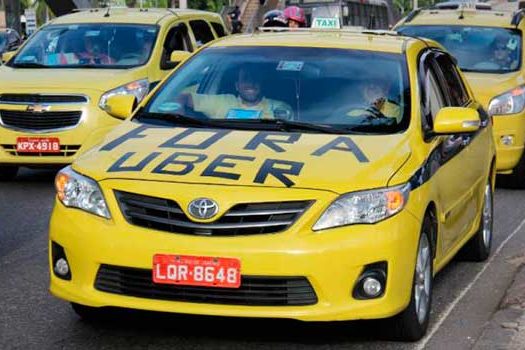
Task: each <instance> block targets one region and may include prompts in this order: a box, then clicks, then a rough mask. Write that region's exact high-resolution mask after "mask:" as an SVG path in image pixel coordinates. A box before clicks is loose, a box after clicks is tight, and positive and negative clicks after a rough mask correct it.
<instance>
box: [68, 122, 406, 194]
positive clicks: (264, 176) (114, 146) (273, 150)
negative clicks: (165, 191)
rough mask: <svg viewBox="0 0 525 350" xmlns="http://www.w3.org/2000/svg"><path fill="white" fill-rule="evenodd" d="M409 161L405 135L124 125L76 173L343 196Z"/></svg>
mask: <svg viewBox="0 0 525 350" xmlns="http://www.w3.org/2000/svg"><path fill="white" fill-rule="evenodd" d="M409 156H410V147H409V143H408V137H407V135H406V134H393V135H382V136H379V135H377V136H374V135H359V136H358V135H334V134H312V133H304V134H301V133H284V132H274V131H241V130H227V129H196V128H159V127H153V126H151V125H150V126H148V125H145V124H138V123H135V122H131V121H128V122H124V123H123V124H122V125H120V126H119V127H117V128H116V129H114V130H113V131H112V132H111V133H110V134H109V135H107V137H106V140H105V141H104V142H103V143H102V144H100V145H99V146H97V147H95V148H93V149H91V150H90V151H88V152H86V153H85V154H84V155H83V156H82V157H80V158H79V159H78V160H77V161H76V162H75V163H74V164H73V168H74V169H75V170H76V171H78V172H80V173H82V174H84V175H87V176H89V177H91V178H93V179H95V180H97V181H102V180H105V179H136V180H144V181H166V182H181V183H201V184H219V185H232V186H235V185H237V186H266V187H295V188H308V189H318V190H328V191H332V192H336V193H344V192H349V191H355V190H361V189H367V188H378V187H384V186H386V185H387V184H388V181H389V179H390V178H391V177H392V176H393V175H394V173H395V172H396V171H397V170H398V169H399V168H400V167H401V166H402V165H403V163H404V162H405V161H406V160H407V159H408V158H409Z"/></svg>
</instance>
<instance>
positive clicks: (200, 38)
mask: <svg viewBox="0 0 525 350" xmlns="http://www.w3.org/2000/svg"><path fill="white" fill-rule="evenodd" d="M190 27H191V30H192V31H193V35H194V36H195V42H196V43H197V47H201V46H202V45H204V44H206V43H207V42H210V41H212V40H214V39H215V37H214V36H213V33H212V31H211V28H210V26H209V25H208V23H206V21H203V20H195V21H190Z"/></svg>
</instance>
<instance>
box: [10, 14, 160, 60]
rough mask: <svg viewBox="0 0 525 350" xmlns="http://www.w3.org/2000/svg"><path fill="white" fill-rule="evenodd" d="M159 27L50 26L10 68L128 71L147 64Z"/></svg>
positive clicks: (17, 57)
mask: <svg viewBox="0 0 525 350" xmlns="http://www.w3.org/2000/svg"><path fill="white" fill-rule="evenodd" d="M156 38H157V27H156V26H151V25H134V24H73V25H51V26H48V27H45V28H43V29H42V30H40V31H39V32H38V33H36V34H35V35H34V36H33V37H32V38H31V40H30V41H29V42H28V43H27V45H25V46H24V48H23V49H22V50H21V51H20V53H19V54H17V55H16V58H15V59H14V61H12V63H11V64H10V65H11V66H14V67H22V68H82V67H88V68H129V67H135V66H140V65H143V64H145V63H146V62H147V61H148V59H149V57H150V55H151V52H152V49H153V46H154V43H155V40H156Z"/></svg>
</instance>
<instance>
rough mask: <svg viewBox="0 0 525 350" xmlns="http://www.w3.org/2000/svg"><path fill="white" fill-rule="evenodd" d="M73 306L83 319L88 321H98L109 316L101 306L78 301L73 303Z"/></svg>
mask: <svg viewBox="0 0 525 350" xmlns="http://www.w3.org/2000/svg"><path fill="white" fill-rule="evenodd" d="M71 307H72V308H73V311H75V313H76V314H77V315H78V316H79V317H80V318H81V319H83V320H86V321H97V320H102V319H105V318H106V317H107V314H106V312H104V311H105V310H103V309H100V308H96V307H91V306H86V305H81V304H77V303H71Z"/></svg>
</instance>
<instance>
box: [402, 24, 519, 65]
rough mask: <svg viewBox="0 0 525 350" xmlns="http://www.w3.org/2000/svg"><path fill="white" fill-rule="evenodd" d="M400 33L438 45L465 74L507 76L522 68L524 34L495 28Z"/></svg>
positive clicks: (418, 28)
mask: <svg viewBox="0 0 525 350" xmlns="http://www.w3.org/2000/svg"><path fill="white" fill-rule="evenodd" d="M398 31H399V32H400V33H402V34H405V35H411V36H420V37H425V38H429V39H432V40H435V41H437V42H438V43H440V44H441V45H443V46H444V47H445V48H446V49H447V50H448V51H449V52H450V53H451V54H452V55H454V56H455V57H456V59H457V60H458V64H459V67H460V68H461V69H462V70H463V71H465V72H480V73H507V72H514V71H517V70H519V69H520V66H521V46H522V45H521V31H519V30H515V29H506V28H495V27H475V26H473V27H468V26H419V25H417V26H406V27H402V28H399V29H398Z"/></svg>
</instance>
